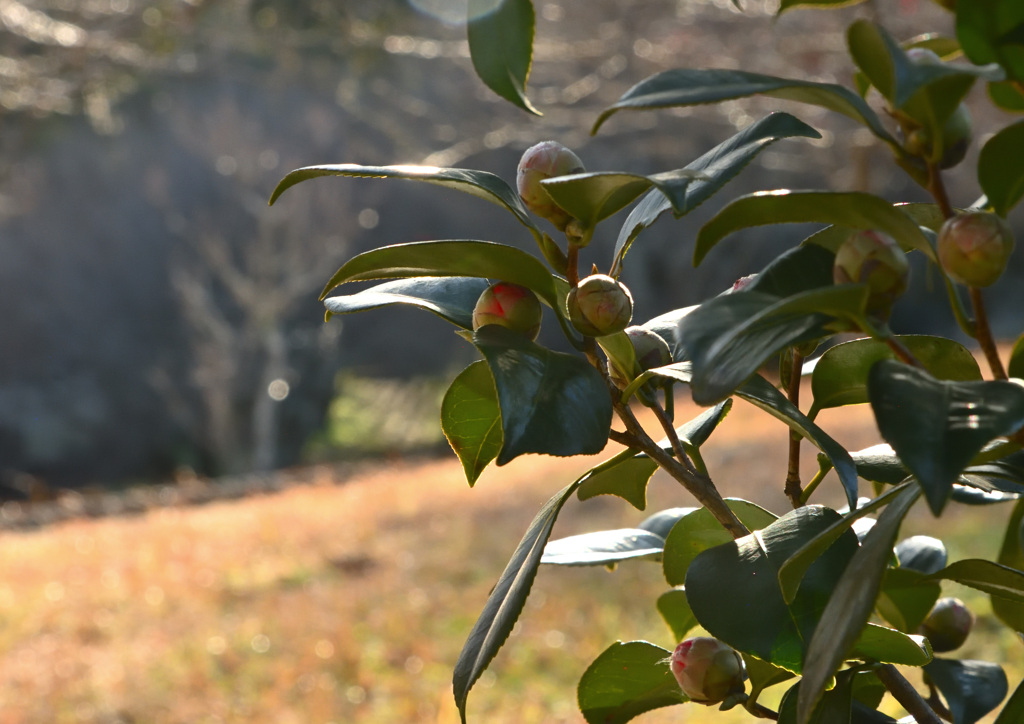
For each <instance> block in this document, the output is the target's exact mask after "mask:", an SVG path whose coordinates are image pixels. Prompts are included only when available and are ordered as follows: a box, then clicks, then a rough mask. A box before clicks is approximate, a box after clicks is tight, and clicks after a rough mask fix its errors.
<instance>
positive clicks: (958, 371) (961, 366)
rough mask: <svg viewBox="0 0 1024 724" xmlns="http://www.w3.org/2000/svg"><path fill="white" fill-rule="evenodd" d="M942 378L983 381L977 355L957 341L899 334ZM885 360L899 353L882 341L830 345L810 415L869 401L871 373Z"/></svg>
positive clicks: (817, 372) (815, 378) (814, 384)
mask: <svg viewBox="0 0 1024 724" xmlns="http://www.w3.org/2000/svg"><path fill="white" fill-rule="evenodd" d="M896 339H897V341H899V342H900V343H901V344H902V345H903V346H904V347H906V348H907V349H908V350H910V353H911V354H913V355H914V357H915V358H916V359H917V360H918V361H919V362H920V363H921V364H922V365H924V368H925V369H927V370H928V371H929V372H930V373H931V374H932V376H934V377H935V378H936V379H940V380H957V381H962V382H963V381H969V380H980V379H981V370H980V369H979V367H978V362H977V360H976V359H975V358H974V355H972V354H971V353H970V351H969V350H968V349H967V348H966V347H964V346H963V345H962V344H959V343H958V342H954V341H953V340H951V339H947V338H945V337H932V336H928V335H901V336H898V337H896ZM882 359H896V353H895V352H893V351H892V349H891V348H890V347H889V346H888V345H887V344H886V343H885V342H882V341H881V340H877V339H857V340H853V341H851V342H843V343H842V344H837V345H835V346H834V347H831V348H829V350H828V351H826V352H825V353H824V354H823V355H822V356H821V357H820V358H819V359H818V362H817V364H815V366H814V373H813V375H812V377H811V392H812V393H813V395H814V405H813V407H812V408H811V412H810V413H809V415H810V416H811V417H814V416H815V414H816V413H817V411H818V410H826V409H828V408H830V407H840V406H842V405H859V404H861V403H865V402H868V372H869V371H870V370H871V367H872V365H874V364H875V362H878V361H879V360H882Z"/></svg>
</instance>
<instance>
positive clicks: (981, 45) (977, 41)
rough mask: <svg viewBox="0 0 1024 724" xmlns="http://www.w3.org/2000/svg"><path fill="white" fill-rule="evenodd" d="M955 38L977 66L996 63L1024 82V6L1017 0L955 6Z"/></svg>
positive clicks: (985, 0)
mask: <svg viewBox="0 0 1024 724" xmlns="http://www.w3.org/2000/svg"><path fill="white" fill-rule="evenodd" d="M956 37H957V40H959V41H960V45H961V47H962V48H963V49H964V54H965V55H966V56H967V57H968V58H970V59H971V61H972V62H974V63H975V64H977V65H985V64H987V63H998V64H999V65H1001V66H1002V67H1003V68H1005V69H1006V71H1007V73H1008V74H1009V76H1010V77H1011V78H1012V79H1014V80H1018V81H1024V6H1022V5H1021V4H1020V2H1018V0H971V2H969V3H964V4H963V5H959V6H958V7H957V13H956Z"/></svg>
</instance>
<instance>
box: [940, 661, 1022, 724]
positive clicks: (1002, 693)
mask: <svg viewBox="0 0 1024 724" xmlns="http://www.w3.org/2000/svg"><path fill="white" fill-rule="evenodd" d="M924 670H925V672H926V673H927V674H928V677H929V678H930V679H931V680H932V682H933V683H934V684H935V686H936V687H937V688H938V690H939V691H940V692H941V693H942V698H944V699H945V700H946V708H947V709H949V712H950V713H951V714H952V715H953V724H974V722H976V721H978V720H979V719H981V718H982V717H984V716H985V715H986V714H988V713H989V712H990V711H992V710H993V709H995V708H996V707H997V706H999V702H1001V701H1002V700H1003V699H1004V698H1006V692H1007V691H1009V688H1010V686H1009V683H1008V682H1007V681H1006V673H1005V672H1004V671H1003V669H1002V667H1001V666H998V665H996V664H990V663H989V662H987V661H968V660H964V661H955V660H953V659H935V660H934V661H932V662H931V663H930V664H928V665H927V666H925V667H924Z"/></svg>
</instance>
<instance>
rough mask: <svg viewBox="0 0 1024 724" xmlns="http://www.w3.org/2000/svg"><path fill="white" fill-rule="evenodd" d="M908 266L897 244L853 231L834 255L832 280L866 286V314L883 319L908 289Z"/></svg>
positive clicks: (876, 233) (876, 234)
mask: <svg viewBox="0 0 1024 724" xmlns="http://www.w3.org/2000/svg"><path fill="white" fill-rule="evenodd" d="M909 276H910V266H909V265H908V264H907V255H906V254H904V253H903V250H902V249H900V247H899V245H898V244H897V243H896V242H895V241H893V240H892V238H890V237H889V236H887V235H886V234H883V233H881V232H879V231H873V230H867V231H855V232H854V233H852V234H850V236H848V237H847V238H846V241H844V242H843V243H842V245H841V246H840V247H839V250H838V251H837V252H836V259H835V263H834V265H833V267H832V278H833V280H834V281H835V283H836V284H851V283H852V284H867V285H868V287H869V288H870V290H871V291H870V295H869V297H868V306H867V311H868V313H869V314H872V315H874V316H876V317H880V318H882V319H886V318H888V316H889V312H890V311H891V309H892V304H893V302H895V301H896V298H897V297H899V296H900V295H901V294H903V292H905V291H906V289H907V279H908V277H909Z"/></svg>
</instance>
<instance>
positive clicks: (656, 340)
mask: <svg viewBox="0 0 1024 724" xmlns="http://www.w3.org/2000/svg"><path fill="white" fill-rule="evenodd" d="M626 336H627V337H629V341H630V342H631V343H632V344H633V353H634V355H635V357H636V364H637V367H638V368H639V371H640V372H646V371H647V370H651V369H654V368H655V367H664V366H665V365H667V364H671V363H672V351H671V350H670V349H669V347H668V342H666V341H665V340H664V339H662V337H661V336H660V335H658V334H656V333H655V332H652V331H651V330H649V329H645V328H644V327H627V328H626ZM608 372H609V374H610V375H611V378H612V381H613V382H615V384H616V385H618V386H619V387H620V388H625V387H626V386H627V385H628V384H629V383H630V382H632V381H633V380H632V379H626V378H625V377H624V376H623V375H622V374H621V373H620V371H619V369H618V368H617V367H616V366H615V365H610V366H609V369H608ZM647 385H650V383H647ZM647 385H645V387H646V386H647Z"/></svg>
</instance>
